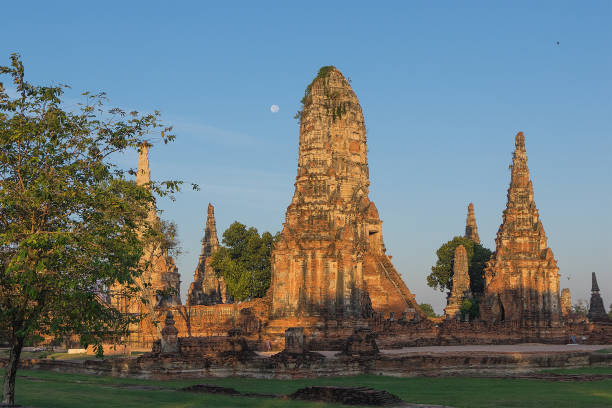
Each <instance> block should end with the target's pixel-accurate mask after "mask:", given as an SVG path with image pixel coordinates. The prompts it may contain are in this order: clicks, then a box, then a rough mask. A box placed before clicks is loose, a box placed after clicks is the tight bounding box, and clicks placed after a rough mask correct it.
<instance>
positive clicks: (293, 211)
mask: <svg viewBox="0 0 612 408" xmlns="http://www.w3.org/2000/svg"><path fill="white" fill-rule="evenodd" d="M303 104H304V106H303V110H302V112H301V114H300V136H299V155H298V170H297V177H296V182H295V192H294V194H293V199H292V200H291V204H290V205H289V207H288V208H287V213H286V218H285V222H284V224H283V230H282V233H281V237H280V240H279V242H278V243H277V244H276V246H275V249H274V251H273V253H272V284H271V288H270V295H271V298H272V310H271V313H272V316H273V317H275V318H280V317H287V316H293V317H295V316H310V317H319V316H320V317H323V318H331V317H335V318H368V317H369V316H371V314H372V312H374V311H375V312H381V313H390V312H394V313H397V314H398V315H399V314H400V313H408V314H409V315H410V316H413V315H415V314H417V313H419V312H418V311H419V308H418V306H417V304H416V302H415V300H414V295H412V293H410V291H409V290H408V288H407V287H406V285H405V284H404V282H403V281H402V279H401V277H400V275H399V273H398V272H397V271H396V270H395V268H394V267H393V265H392V264H391V261H390V259H389V257H388V256H387V255H386V254H385V246H384V244H383V239H382V221H381V220H380V217H379V215H378V210H377V209H376V206H375V205H374V203H373V202H372V201H370V199H369V198H368V193H369V186H370V180H369V168H368V158H367V144H366V130H365V124H364V119H363V113H362V111H361V106H360V104H359V101H358V99H357V96H356V95H355V92H354V91H353V89H352V88H351V86H350V85H349V82H348V81H347V80H346V78H345V77H344V76H343V75H342V74H341V73H340V71H338V70H337V69H336V68H335V67H331V66H330V67H323V68H322V69H321V70H320V71H319V75H318V76H317V77H316V78H315V79H314V80H313V81H312V83H311V84H310V85H309V86H308V88H307V90H306V94H305V97H304V100H303Z"/></svg>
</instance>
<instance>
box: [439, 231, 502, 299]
mask: <svg viewBox="0 0 612 408" xmlns="http://www.w3.org/2000/svg"><path fill="white" fill-rule="evenodd" d="M459 245H463V246H464V247H465V250H466V252H467V256H468V273H469V275H470V289H471V291H472V293H482V292H483V291H484V285H485V282H484V268H485V266H486V263H487V261H488V260H489V259H490V258H491V254H492V252H491V250H489V249H487V248H485V247H483V246H482V245H480V244H476V243H474V241H472V240H471V239H469V238H465V237H454V238H453V239H452V240H450V241H448V242H447V243H445V244H443V245H442V246H441V247H440V248H439V249H438V250H437V251H436V255H437V256H438V260H437V261H436V264H435V265H434V266H432V267H431V273H430V274H429V275H428V276H427V285H428V286H430V287H432V288H434V289H440V291H441V292H444V291H445V290H450V289H451V286H452V272H453V266H454V260H455V249H457V247H458V246H459Z"/></svg>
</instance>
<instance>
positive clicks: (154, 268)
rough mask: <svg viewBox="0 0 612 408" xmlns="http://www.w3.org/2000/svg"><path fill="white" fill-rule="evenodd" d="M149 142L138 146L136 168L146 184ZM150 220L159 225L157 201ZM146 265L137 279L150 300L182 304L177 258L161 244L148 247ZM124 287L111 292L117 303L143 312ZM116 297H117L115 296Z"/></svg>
mask: <svg viewBox="0 0 612 408" xmlns="http://www.w3.org/2000/svg"><path fill="white" fill-rule="evenodd" d="M150 147H151V145H150V144H149V143H146V142H145V143H143V144H141V145H140V147H139V148H138V168H137V171H136V184H138V185H139V186H146V185H147V184H149V183H150V182H151V169H150V168H149V148H150ZM147 221H148V222H149V223H151V224H159V223H160V220H159V217H158V216H157V211H156V209H155V204H153V203H152V204H151V205H150V207H149V211H148V214H147ZM140 262H141V265H142V266H143V268H144V270H145V271H144V273H143V275H142V276H140V277H139V278H138V279H137V282H138V283H139V285H140V286H141V287H142V288H144V289H143V290H145V292H150V293H149V295H150V298H151V299H150V301H151V304H152V305H155V306H160V307H161V306H173V305H180V304H181V296H180V286H181V276H180V274H179V272H178V268H177V267H176V265H175V263H174V259H172V257H170V256H169V255H168V253H167V251H163V250H161V249H160V248H159V247H158V246H154V247H151V246H147V247H145V248H144V254H143V256H142V258H141V260H140ZM121 291H122V289H121V288H120V287H116V288H114V289H113V290H112V292H113V293H115V295H111V302H113V303H114V304H115V305H116V306H117V307H119V308H120V310H122V311H124V312H128V313H142V312H143V310H142V307H143V305H142V302H140V299H131V300H130V301H129V302H127V303H126V301H125V298H123V296H122V295H121ZM160 292H167V293H168V296H160V295H159V293H160ZM113 296H114V297H115V298H114V299H113Z"/></svg>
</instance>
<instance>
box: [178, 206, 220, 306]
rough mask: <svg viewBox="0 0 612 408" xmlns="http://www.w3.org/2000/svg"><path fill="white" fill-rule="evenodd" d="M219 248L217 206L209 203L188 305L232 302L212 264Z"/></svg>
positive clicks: (188, 295)
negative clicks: (214, 254)
mask: <svg viewBox="0 0 612 408" xmlns="http://www.w3.org/2000/svg"><path fill="white" fill-rule="evenodd" d="M217 249H219V239H218V238H217V224H216V222H215V208H214V207H213V206H212V204H210V203H208V214H207V216H206V227H205V228H204V237H203V238H202V250H201V252H200V259H199V261H198V265H197V266H196V269H195V272H194V274H193V282H192V283H191V285H190V286H189V292H188V294H187V305H190V306H192V305H208V306H209V305H216V304H219V303H231V297H229V296H228V293H227V286H226V284H225V281H224V280H223V277H222V276H217V275H216V274H215V271H214V270H213V268H212V266H211V261H212V254H213V253H214V252H215V251H216V250H217Z"/></svg>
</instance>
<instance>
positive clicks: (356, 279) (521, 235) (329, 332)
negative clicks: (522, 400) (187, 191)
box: [122, 67, 612, 370]
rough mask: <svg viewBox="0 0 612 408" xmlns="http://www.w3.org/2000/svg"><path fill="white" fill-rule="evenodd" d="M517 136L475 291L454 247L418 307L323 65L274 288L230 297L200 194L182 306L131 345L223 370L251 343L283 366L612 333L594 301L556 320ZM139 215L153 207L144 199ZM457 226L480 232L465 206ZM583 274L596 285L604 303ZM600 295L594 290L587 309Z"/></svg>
mask: <svg viewBox="0 0 612 408" xmlns="http://www.w3.org/2000/svg"><path fill="white" fill-rule="evenodd" d="M515 144H516V149H515V151H514V158H513V164H512V166H511V167H512V174H511V181H510V187H509V189H508V201H507V206H506V209H505V210H504V212H503V217H502V219H503V220H502V224H501V226H500V227H499V230H498V233H497V238H496V251H495V253H494V254H493V256H492V257H491V259H490V261H489V262H488V263H487V267H486V271H485V281H486V288H485V293H484V294H483V296H482V298H480V295H479V294H473V293H470V277H469V269H468V255H467V251H466V248H465V247H463V246H459V247H457V248H456V250H455V254H454V260H453V275H452V283H451V285H452V286H451V291H450V293H449V296H448V298H447V307H446V308H445V314H446V319H442V318H428V317H427V316H426V315H425V314H424V313H423V312H422V311H421V310H420V308H419V307H418V305H417V303H416V301H415V298H414V295H412V293H411V292H410V291H409V290H408V288H407V287H406V285H405V284H404V282H403V280H402V278H401V276H400V274H399V273H398V272H397V270H396V269H395V268H394V266H393V265H392V263H391V257H390V256H388V255H387V254H386V250H385V245H384V242H383V238H382V221H381V219H380V216H379V213H378V210H377V208H376V206H375V205H374V203H373V202H372V201H370V199H369V197H368V196H369V186H370V181H369V168H368V160H367V144H366V131H365V125H364V118H363V113H362V110H361V107H360V105H359V101H358V99H357V97H356V95H355V93H354V91H353V90H352V88H351V86H350V85H349V83H348V81H347V80H346V79H345V77H344V76H343V75H342V74H341V73H340V72H339V71H338V70H337V69H336V68H334V67H324V68H322V69H321V71H320V72H319V74H318V75H317V77H316V78H315V79H314V80H313V81H312V83H311V84H310V85H309V86H308V87H307V90H306V94H305V97H304V99H303V110H302V112H301V113H300V131H299V153H298V166H297V167H298V169H297V177H296V181H295V191H294V194H293V198H292V200H291V203H290V204H289V206H288V208H287V211H286V217H285V222H284V224H283V229H282V232H281V235H280V239H279V241H278V242H277V244H276V246H275V248H274V250H273V252H272V255H271V258H272V259H271V264H272V270H271V275H272V276H271V286H270V288H269V290H268V293H267V294H266V296H264V297H263V298H257V299H253V300H250V301H243V302H238V303H230V302H231V299H230V298H229V296H228V295H227V292H226V288H225V285H224V283H223V280H222V278H218V277H216V275H215V273H214V271H213V270H212V268H211V264H210V261H211V256H212V254H213V253H214V252H215V251H216V250H217V248H219V242H218V238H217V232H216V223H215V218H214V208H213V206H212V205H210V204H209V206H208V213H207V219H206V227H205V231H204V238H203V240H202V250H201V253H200V259H199V262H198V266H197V267H196V270H195V273H194V280H193V283H192V284H191V286H190V289H189V293H188V301H187V302H186V305H185V306H181V305H179V304H174V305H173V304H172V303H171V302H168V303H163V302H161V303H157V304H156V306H157V307H155V310H154V312H153V313H149V314H148V315H147V316H146V318H145V319H143V320H142V321H141V322H139V323H138V327H135V328H134V329H133V330H132V331H131V334H130V338H129V339H128V344H129V346H131V347H135V348H139V349H142V348H147V347H151V346H152V345H153V349H154V351H155V350H156V351H155V352H154V353H153V354H152V356H151V359H145V360H146V361H147V364H149V363H150V364H151V366H152V367H154V366H156V364H157V361H158V360H157V359H158V358H161V357H159V356H162V355H164V352H163V350H164V349H168V350H174V349H177V350H178V351H177V352H175V353H169V354H173V355H174V356H173V357H172V356H169V357H168V358H169V359H176V360H172V361H178V363H177V364H178V365H177V367H183V368H185V367H187V368H188V367H189V364H191V363H193V364H195V365H198V364H200V365H201V366H202V367H204V368H206V367H207V366H206V364H205V362H204V361H203V360H202V361H200V360H197V358H196V357H197V356H200V357H201V356H203V355H205V356H207V357H206V358H213V360H214V364H216V365H217V366H218V367H221V368H222V367H224V366H226V365H228V364H229V365H231V364H234V363H231V361H235V360H236V359H239V360H240V359H242V358H243V357H245V356H248V355H249V353H251V351H252V350H260V351H269V350H276V351H278V350H282V349H283V347H284V348H285V350H288V351H287V353H284V354H282V353H279V354H278V355H277V357H274V358H272V359H271V360H270V362H266V364H268V363H270V364H272V363H273V364H278V365H282V366H283V367H288V366H289V365H290V364H293V363H296V361H297V360H296V361H293V360H291V359H295V358H297V359H298V360H299V361H301V362H304V361H311V360H312V361H311V362H313V361H315V360H316V361H319V360H320V359H323V360H325V359H324V357H322V356H321V355H317V353H311V354H308V353H310V352H311V351H314V350H337V351H341V352H343V353H344V355H345V356H349V355H351V356H352V355H353V354H355V353H357V354H358V355H359V359H360V361H361V359H363V358H365V357H364V356H366V355H367V356H368V357H367V358H377V357H374V356H376V355H378V353H377V350H378V349H381V350H382V349H385V348H386V349H389V348H401V347H407V346H423V345H454V344H513V343H520V342H544V343H558V344H561V343H566V342H567V341H568V337H569V335H574V336H577V335H579V336H582V335H585V336H586V337H587V338H588V339H589V341H590V342H594V341H603V340H601V339H609V338H612V325H611V324H609V323H607V322H604V320H603V319H604V317H601V316H603V315H602V312H601V311H599V312H598V311H596V310H594V311H593V313H592V316H594V318H595V319H598V317H597V316H600V317H601V319H602V320H601V321H596V320H593V319H591V320H592V321H591V322H587V321H586V319H582V320H580V319H572V320H571V321H569V320H567V319H564V320H561V299H560V294H559V274H558V268H557V264H556V261H555V259H554V256H553V254H552V251H551V250H550V248H548V247H547V239H546V235H545V233H544V229H543V226H542V223H541V221H540V219H539V214H538V210H537V208H536V206H535V202H534V200H533V187H532V183H531V181H530V179H529V170H528V168H527V157H526V152H525V139H524V136H523V134H522V133H519V134H517V135H516V140H515ZM147 151H148V148H144V149H142V150H141V157H140V159H139V170H138V182H139V183H141V184H142V185H144V184H146V183H148V181H149V180H150V178H149V168H148V159H147ZM149 216H150V217H156V215H155V212H154V209H153V210H152V212H151V213H150V214H149ZM155 219H156V218H155ZM465 237H466V238H469V239H470V240H472V241H473V242H474V243H479V242H480V237H479V235H478V229H477V225H476V217H475V215H474V206H473V204H471V203H470V205H469V206H468V215H467V220H466V231H465ZM158 258H159V259H161V260H162V261H163V262H162V264H160V265H161V266H160V267H159V268H157V269H154V270H155V271H156V272H155V276H156V277H155V279H153V280H154V281H156V282H162V281H164V279H165V282H173V283H172V285H177V282H178V279H175V280H172V279H174V278H172V279H169V278H168V275H164V274H167V273H168V272H169V265H173V263H170V261H168V257H165V258H164V257H158ZM163 276H166V278H164V279H162V277H163ZM594 282H595V283H594V291H593V295H594V296H595V298H598V299H599V303H600V304H601V308H600V309H601V310H603V302H602V301H601V297H599V289H598V288H597V284H596V281H594ZM172 285H170V284H166V286H161V287H174V286H172ZM474 296H478V299H479V301H480V317H481V319H473V320H470V321H467V320H466V319H462V317H465V315H466V311H465V310H462V308H463V306H464V305H465V304H466V303H465V300H469V301H470V302H472V301H473V300H474ZM568 298H569V293H567V295H566V292H564V296H563V299H564V310H565V308H567V303H568V302H569V303H570V304H571V300H569V301H568ZM597 304H598V302H597V301H592V302H591V306H592V308H595V307H597ZM122 310H123V309H122ZM471 311H472V310H470V313H471ZM603 313H604V314H605V310H603ZM462 315H463V316H462ZM164 321H165V322H166V326H167V327H168V329H167V330H165V331H164V332H163V333H162V332H161V330H160V324H159V323H160V322H164ZM175 330H176V331H178V334H176V333H175ZM164 336H165V337H164ZM160 339H161V340H160ZM158 340H159V341H158ZM300 350H301V352H300ZM156 353H157V354H156ZM177 353H178V354H177ZM166 354H168V353H166ZM293 354H295V355H294V356H292V355H293ZM177 356H178V357H177ZM232 356H233V357H232ZM296 356H297V357H296ZM192 357H193V358H194V359H195V360H193V361H192ZM200 357H198V358H200ZM230 357H231V358H230ZM164 358H165V357H164ZM228 359H229V360H228ZM287 359H289V360H291V361H293V362H292V363H291V362H290V361H289V360H287ZM300 359H301V360H300ZM304 359H305V360H304ZM313 359H314V360H313ZM323 360H321V361H323ZM258 361H259V360H258ZM262 361H263V360H262ZM245 364H247V366H248V364H252V363H245ZM262 364H263V363H262ZM287 364H289V365H287ZM296 364H297V363H296ZM313 364H314V363H313ZM198 367H200V366H198ZM202 367H200V368H202ZM245 367H246V366H245ZM200 368H198V369H200ZM206 369H208V368H206ZM305 370H307V369H305Z"/></svg>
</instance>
